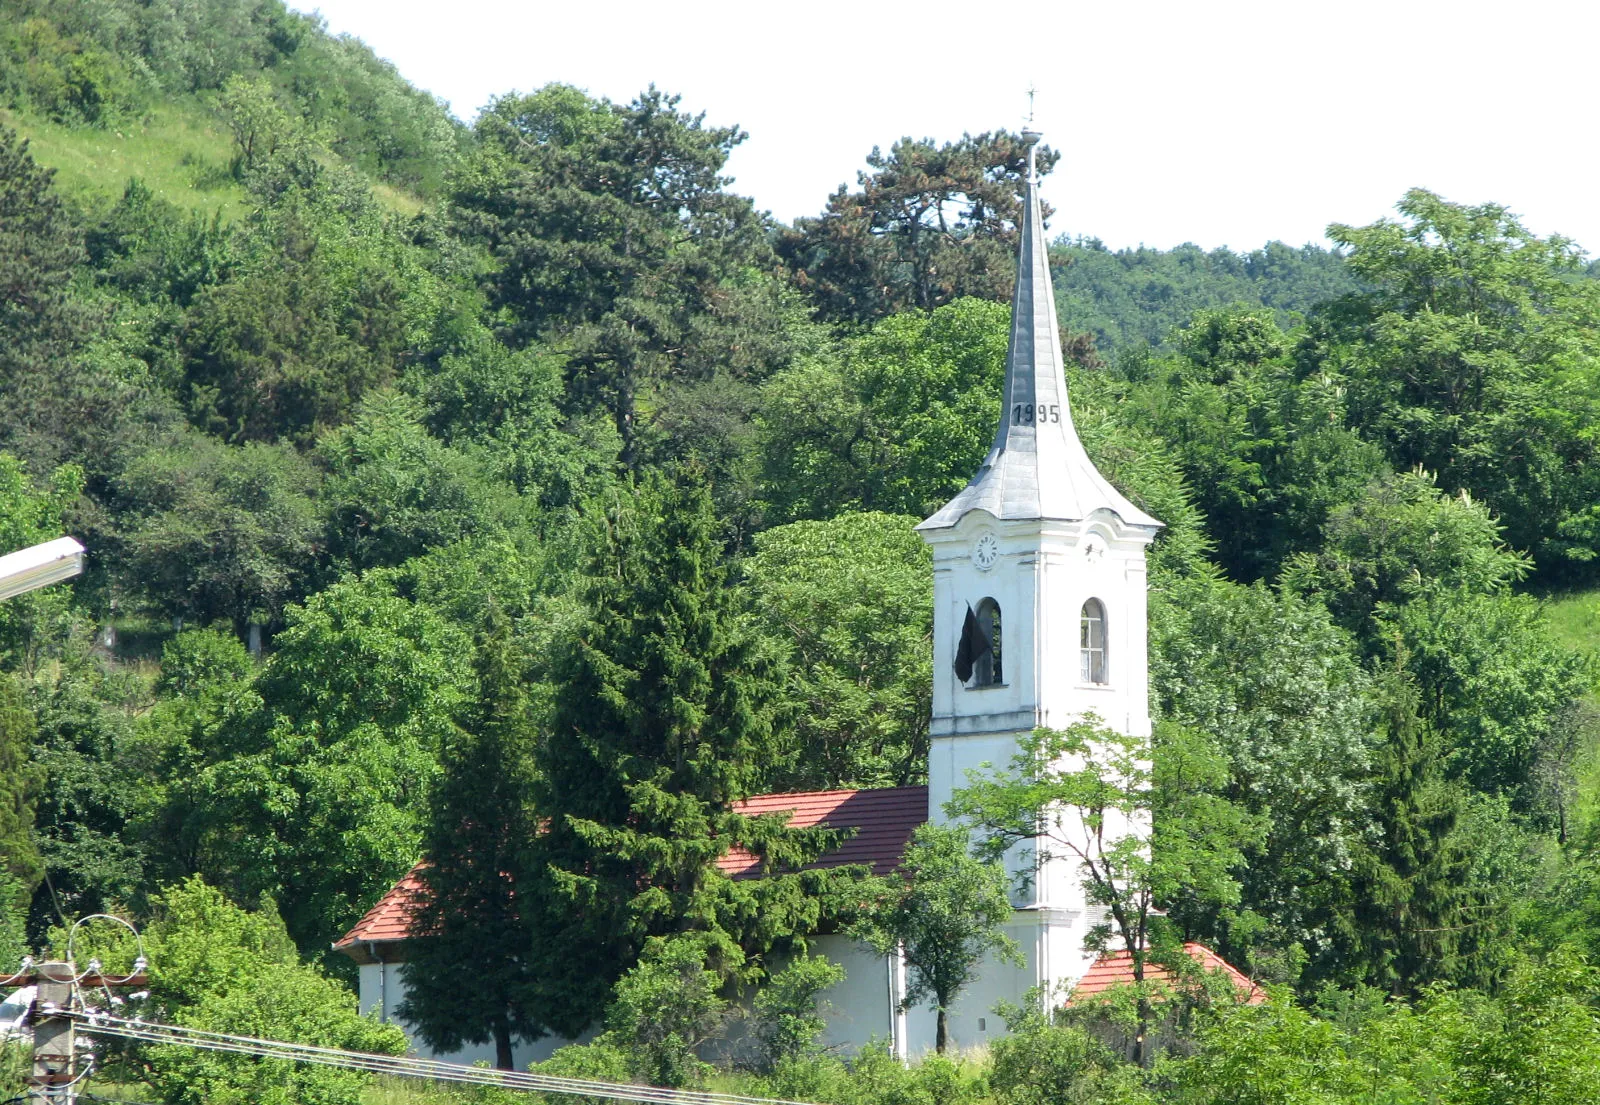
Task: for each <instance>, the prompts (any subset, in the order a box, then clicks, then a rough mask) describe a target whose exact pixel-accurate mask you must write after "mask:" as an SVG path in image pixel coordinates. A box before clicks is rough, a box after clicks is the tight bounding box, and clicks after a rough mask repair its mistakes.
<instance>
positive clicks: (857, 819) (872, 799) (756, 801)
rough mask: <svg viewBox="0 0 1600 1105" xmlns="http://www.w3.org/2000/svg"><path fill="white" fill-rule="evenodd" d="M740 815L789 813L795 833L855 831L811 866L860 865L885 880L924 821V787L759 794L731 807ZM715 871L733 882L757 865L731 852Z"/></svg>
mask: <svg viewBox="0 0 1600 1105" xmlns="http://www.w3.org/2000/svg"><path fill="white" fill-rule="evenodd" d="M733 808H734V809H735V810H737V811H738V812H740V813H743V814H747V815H749V816H751V817H756V816H758V815H760V814H772V813H790V814H791V816H790V818H789V824H790V825H791V826H793V827H794V828H797V829H809V828H813V827H815V826H818V825H823V826H826V827H827V828H830V829H855V830H856V832H855V835H854V836H852V837H851V838H850V839H849V840H847V841H845V842H844V844H843V846H841V847H840V848H839V849H838V851H834V852H829V853H828V854H827V855H825V856H823V857H822V858H821V859H819V860H818V861H817V862H816V863H814V864H812V866H813V867H840V866H842V865H844V864H847V863H864V864H866V865H868V866H869V867H871V868H872V873H873V874H874V875H887V874H888V873H889V872H891V871H893V870H894V869H895V868H896V867H898V866H899V864H900V859H901V857H902V856H904V855H905V852H906V844H907V843H909V842H910V840H911V834H912V832H913V831H914V830H915V829H916V827H917V826H918V825H920V824H922V823H923V822H924V821H926V820H928V788H927V787H883V788H881V789H879V790H809V791H797V792H795V793H791V794H758V795H755V796H754V797H752V798H746V799H745V800H744V801H743V802H738V803H736V804H735V805H734V807H733ZM717 866H718V867H719V868H721V869H722V871H723V872H725V873H726V874H729V875H732V876H734V877H735V878H739V877H741V876H745V877H748V876H751V875H754V874H756V873H757V871H758V870H759V861H758V860H757V859H756V857H755V856H754V855H752V854H751V853H749V852H747V851H745V850H744V849H743V848H733V849H730V850H729V852H728V854H727V855H725V856H723V857H722V858H721V859H719V860H717Z"/></svg>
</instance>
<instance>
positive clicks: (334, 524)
mask: <svg viewBox="0 0 1600 1105" xmlns="http://www.w3.org/2000/svg"><path fill="white" fill-rule="evenodd" d="M422 420H423V410H422V408H421V405H420V404H419V403H417V402H416V400H414V399H411V398H410V397H409V396H406V395H401V394H398V393H395V392H391V391H382V392H378V393H376V394H374V395H370V396H368V397H367V398H366V399H365V400H363V401H362V403H361V405H360V407H359V408H358V409H357V410H356V412H355V419H354V421H353V422H351V423H350V424H349V425H348V426H343V427H341V428H339V429H338V430H335V431H333V432H332V433H330V434H328V435H327V436H326V437H324V438H323V440H322V443H321V446H320V449H319V452H320V453H321V455H322V458H323V460H324V462H325V463H326V464H327V466H328V471H329V478H328V483H327V486H326V488H325V490H324V501H325V503H326V510H327V513H328V551H329V553H330V555H331V556H333V557H334V559H335V561H336V562H337V563H338V564H339V565H340V566H341V567H342V568H344V569H345V570H347V571H348V570H354V571H362V570H365V569H368V568H377V567H393V566H398V565H400V564H403V563H404V562H405V561H407V560H410V559H411V558H412V557H414V556H419V555H421V554H422V553H424V552H426V551H428V550H429V549H430V548H435V547H437V546H440V545H446V544H450V543H453V542H456V541H462V540H466V539H469V538H474V537H480V536H499V535H500V534H501V533H503V532H504V531H505V530H507V529H508V528H511V527H512V526H513V525H515V523H516V521H517V520H518V519H517V518H516V500H515V498H514V497H513V496H512V495H509V494H507V493H506V491H505V489H504V487H503V485H498V484H497V483H496V482H495V481H494V480H493V479H492V478H491V477H490V476H489V475H488V474H487V473H485V472H483V471H482V467H481V465H479V464H477V463H475V462H474V458H472V457H470V456H467V455H464V454H462V453H460V452H459V451H457V450H455V449H452V448H450V447H449V446H448V445H445V444H444V443H442V442H440V441H439V440H438V439H436V438H434V437H433V436H432V435H430V434H429V433H428V431H427V430H426V429H425V428H424V426H423V421H422Z"/></svg>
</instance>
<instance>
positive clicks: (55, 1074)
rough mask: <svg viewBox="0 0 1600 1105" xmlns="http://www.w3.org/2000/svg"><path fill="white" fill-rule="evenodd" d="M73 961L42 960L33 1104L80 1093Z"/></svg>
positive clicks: (69, 1099)
mask: <svg viewBox="0 0 1600 1105" xmlns="http://www.w3.org/2000/svg"><path fill="white" fill-rule="evenodd" d="M76 973H77V972H76V971H74V970H73V967H72V964H71V963H41V964H40V965H39V970H38V973H37V974H36V975H35V978H36V979H37V983H38V987H39V993H38V997H36V998H35V999H34V1005H33V1077H32V1079H30V1080H29V1083H28V1101H29V1102H30V1105H46V1103H58V1102H65V1103H67V1105H71V1102H72V1101H73V1100H74V1099H75V1098H76V1097H77V1093H76V1090H75V1083H76V1081H77V1068H76V1063H75V1060H76V1058H77V1052H76V1047H77V1040H76V1033H74V1032H73V1030H72V1018H71V1017H68V1016H66V1015H65V1014H66V1013H67V1012H68V1011H69V1010H70V1009H71V1008H72V988H73V981H74V978H75V976H76Z"/></svg>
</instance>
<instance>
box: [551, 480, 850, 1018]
mask: <svg viewBox="0 0 1600 1105" xmlns="http://www.w3.org/2000/svg"><path fill="white" fill-rule="evenodd" d="M589 527H590V528H589V534H590V547H589V551H588V555H587V561H586V575H587V578H586V580H585V581H584V598H585V602H586V605H587V607H588V614H587V617H586V618H585V619H584V621H583V622H582V623H581V624H579V625H578V626H576V627H574V629H573V631H571V632H570V633H569V634H568V635H567V636H566V639H565V640H564V641H562V642H561V643H560V644H559V645H558V646H557V652H556V655H555V657H554V659H553V662H552V666H551V679H552V683H553V702H552V706H551V715H550V721H549V734H550V735H549V737H548V738H547V739H546V740H545V741H543V742H542V743H541V746H540V749H539V757H538V767H539V785H538V789H537V794H536V799H535V801H536V806H537V808H538V809H539V811H540V814H541V816H543V817H546V818H548V828H547V831H545V832H544V833H542V834H540V835H539V837H538V838H537V840H536V841H534V842H533V847H532V848H531V850H530V851H531V855H530V870H531V871H532V872H533V873H534V875H535V876H537V877H538V878H540V879H541V880H543V882H542V884H541V886H540V888H539V889H538V890H537V892H536V893H535V894H533V895H530V897H531V898H535V899H536V905H537V909H536V911H535V913H534V915H533V916H532V917H530V921H531V922H532V927H533V933H534V936H533V941H532V946H533V952H532V956H533V959H532V968H531V974H532V975H533V977H534V979H535V982H536V987H537V994H538V996H537V1003H536V1004H535V1006H534V1010H535V1015H536V1016H538V1017H539V1018H540V1019H541V1020H542V1021H543V1022H544V1023H547V1024H549V1025H550V1027H551V1028H552V1029H553V1030H555V1031H557V1032H560V1033H561V1034H563V1035H568V1036H572V1035H576V1034H577V1033H579V1032H581V1031H583V1029H584V1028H585V1026H586V1025H588V1024H589V1023H590V1022H592V1021H593V1020H595V1019H596V1018H597V1017H598V1016H599V1014H600V1012H601V1010H602V1009H603V1008H604V1007H605V1003H606V1001H607V995H608V991H609V990H610V988H611V985H612V984H613V983H614V982H615V980H616V979H617V978H618V977H620V976H621V974H622V972H623V970H625V969H626V968H627V967H628V966H629V965H630V964H631V963H632V962H634V960H635V958H636V957H637V955H638V954H639V952H640V950H641V949H642V948H643V947H644V942H645V940H646V939H647V938H648V937H650V936H658V935H666V934H668V933H671V932H678V931H685V930H693V931H702V932H712V933H716V932H722V933H725V934H726V935H727V936H728V937H731V938H732V939H734V940H735V941H737V942H738V943H739V944H740V945H741V946H743V947H745V948H746V950H748V951H755V952H759V951H762V950H765V949H766V948H767V947H769V946H771V945H772V944H774V943H775V942H778V941H782V940H785V939H787V938H789V937H790V936H792V935H793V934H794V933H795V932H797V931H802V930H804V929H806V928H807V927H809V926H810V925H813V924H815V923H816V921H817V919H818V918H819V917H820V916H821V913H822V910H823V909H824V906H825V902H826V899H827V895H826V894H825V892H824V891H825V888H826V887H827V886H828V885H829V879H830V878H832V877H835V876H832V875H830V874H828V873H824V872H807V873H800V874H792V873H791V874H785V873H783V872H784V871H791V872H792V871H793V870H794V869H795V868H796V867H798V866H800V865H801V864H803V863H805V862H809V860H810V859H813V858H815V857H816V856H817V855H819V854H821V853H822V852H823V851H825V850H826V849H827V848H828V847H830V846H832V845H833V844H834V843H835V842H836V840H837V834H834V833H828V832H818V831H816V830H803V831H802V830H790V829H786V828H784V827H783V824H782V820H781V819H770V818H767V819H761V818H754V819H747V818H745V817H743V816H741V815H739V814H737V813H735V812H733V811H732V810H731V809H730V808H729V807H730V805H731V803H733V802H735V801H737V800H738V799H740V798H743V797H744V796H746V795H747V794H749V793H750V792H751V791H752V789H753V787H754V786H755V784H756V783H757V782H758V781H759V780H760V778H761V775H762V772H763V771H764V770H765V769H766V768H767V766H768V764H769V763H770V762H771V759H772V756H773V752H774V745H775V738H774V736H773V732H772V710H773V703H774V700H775V698H776V696H777V693H778V689H779V675H780V673H779V672H778V671H777V670H776V668H775V665H774V663H773V661H772V659H771V658H770V657H769V656H767V655H765V654H764V652H763V650H762V649H761V648H760V647H759V640H758V639H757V638H756V636H755V635H754V634H753V633H752V631H751V629H750V628H749V626H748V625H747V623H746V620H745V617H744V615H743V614H742V611H741V606H742V597H741V596H740V595H739V594H738V591H737V587H736V585H735V582H734V580H733V578H732V577H731V566H730V565H729V563H728V561H727V560H726V557H725V555H724V552H723V550H722V548H720V547H719V544H718V542H717V540H716V536H715V534H716V530H717V523H716V521H715V519H714V518H713V516H712V513H711V509H710V500H709V497H708V495H707V493H706V491H705V489H704V487H702V486H698V485H695V484H692V483H685V484H672V483H668V482H667V481H666V480H664V479H662V478H660V477H652V478H650V479H648V480H646V481H645V482H644V483H642V484H641V485H639V486H637V487H635V488H634V489H633V493H632V494H631V495H630V496H628V497H627V498H626V499H622V498H621V497H620V496H619V497H618V498H616V499H613V500H612V501H611V502H609V503H606V504H603V509H596V510H595V511H594V512H593V514H592V516H591V518H590V520H589ZM735 844H740V845H743V846H745V847H748V848H751V849H752V850H753V851H755V852H756V853H757V854H758V855H763V856H764V857H765V859H766V860H767V863H768V865H769V868H768V869H769V870H770V871H771V873H770V874H769V875H768V877H766V878H762V879H752V880H744V881H740V882H735V881H734V880H732V879H729V878H728V877H727V876H726V875H723V874H722V873H721V872H719V871H718V870H717V868H716V859H717V857H718V856H720V855H722V854H724V853H725V852H726V851H727V850H728V848H730V847H732V846H733V845H735Z"/></svg>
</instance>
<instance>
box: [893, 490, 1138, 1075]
mask: <svg viewBox="0 0 1600 1105" xmlns="http://www.w3.org/2000/svg"><path fill="white" fill-rule="evenodd" d="M921 532H922V535H923V538H924V539H925V540H926V541H927V542H928V544H929V545H930V546H931V548H932V551H933V570H934V629H933V638H934V639H933V648H934V655H933V667H934V679H933V719H932V725H931V746H932V747H931V750H930V754H929V761H928V784H929V786H928V805H929V817H930V819H932V820H934V821H943V820H944V818H945V815H944V809H943V807H944V804H945V803H946V802H947V801H949V799H950V796H951V794H952V793H953V792H954V791H955V790H956V789H958V788H960V787H963V786H966V785H967V782H968V778H969V775H970V773H973V772H978V773H987V772H988V771H990V770H993V769H1006V768H1008V767H1009V766H1010V763H1011V759H1012V757H1013V756H1014V755H1015V753H1016V751H1017V746H1018V745H1017V741H1018V738H1019V737H1020V736H1022V735H1023V734H1025V733H1028V732H1030V731H1032V730H1033V729H1035V728H1038V727H1041V726H1047V727H1054V728H1063V727H1065V726H1067V725H1070V724H1072V723H1073V722H1075V721H1078V720H1081V719H1083V718H1085V717H1088V716H1090V715H1093V716H1095V717H1097V718H1098V719H1099V721H1100V722H1101V723H1102V724H1104V725H1105V726H1107V727H1108V728H1111V729H1114V730H1117V731H1119V732H1123V733H1127V734H1130V735H1133V736H1141V737H1142V736H1148V735H1149V733H1150V713H1149V701H1150V671H1149V656H1148V643H1147V635H1146V619H1147V610H1146V588H1147V580H1146V568H1145V549H1146V547H1147V546H1148V545H1149V543H1150V540H1151V538H1152V537H1153V536H1154V531H1153V530H1150V529H1147V528H1134V527H1130V526H1126V525H1124V524H1123V523H1122V521H1121V519H1120V518H1118V517H1117V516H1116V515H1115V514H1113V513H1111V512H1109V511H1104V510H1097V511H1094V512H1092V513H1091V514H1090V516H1089V517H1088V518H1087V519H1086V520H1083V521H1080V522H1053V521H1011V522H1002V521H999V520H998V519H996V518H994V517H993V516H992V515H990V514H988V513H987V512H985V511H981V510H974V511H971V512H969V513H968V514H967V515H966V516H965V517H963V518H962V519H961V520H960V521H959V522H958V523H957V524H956V525H955V526H953V527H951V528H949V529H944V530H931V531H930V530H924V531H921ZM986 534H992V535H994V536H995V537H996V538H997V539H998V541H999V544H1000V555H999V557H998V558H997V559H996V560H995V562H994V564H993V565H992V566H991V567H989V568H988V569H983V568H980V567H979V566H978V565H977V563H976V562H975V561H974V559H973V555H972V554H973V550H974V548H975V547H976V545H977V542H978V540H979V539H980V538H981V537H983V536H984V535H986ZM985 598H991V599H994V600H995V601H996V602H997V603H998V604H999V606H1000V611H1001V625H1002V630H1001V640H1002V652H1001V657H1002V667H1003V673H1004V680H1005V682H1004V684H1003V685H1000V686H992V687H966V686H963V685H962V683H961V682H960V680H959V679H957V677H956V675H955V671H954V661H955V654H956V649H957V647H958V645H959V643H960V639H961V630H962V625H963V622H964V620H965V617H966V612H967V607H968V606H969V605H970V606H971V607H972V608H973V609H974V610H976V609H977V608H978V606H979V604H980V602H982V600H983V599H985ZM1090 598H1097V599H1099V600H1100V601H1101V603H1102V604H1103V605H1104V607H1105V612H1106V644H1107V656H1106V666H1107V682H1106V683H1104V684H1093V683H1086V682H1085V681H1084V680H1083V679H1082V678H1081V641H1080V637H1079V633H1080V619H1081V612H1082V609H1083V605H1084V603H1085V602H1086V601H1087V600H1088V599H1090ZM1063 820H1064V822H1065V823H1066V824H1067V825H1068V826H1069V831H1070V827H1071V826H1073V825H1074V824H1075V823H1077V824H1081V823H1079V822H1077V819H1076V817H1075V815H1074V813H1073V812H1072V811H1064V813H1063ZM1126 830H1127V831H1133V832H1139V833H1141V834H1142V835H1145V836H1146V837H1148V826H1145V825H1129V826H1126ZM1112 831H1113V832H1119V831H1120V830H1119V829H1118V827H1115V826H1113V827H1112ZM1056 851H1057V852H1060V851H1061V850H1060V849H1056ZM1007 866H1008V867H1009V868H1010V869H1011V871H1012V873H1013V874H1014V875H1015V874H1020V873H1026V874H1027V875H1028V876H1029V881H1030V885H1029V886H1028V887H1027V888H1026V889H1025V890H1021V891H1018V892H1016V893H1014V895H1013V899H1012V900H1013V903H1014V904H1015V905H1016V906H1018V913H1017V916H1016V918H1015V919H1014V921H1013V924H1012V928H1011V935H1012V937H1013V939H1015V940H1016V941H1017V943H1018V944H1019V945H1020V946H1021V947H1022V948H1023V949H1024V952H1025V954H1026V957H1027V965H1026V966H1025V967H1024V968H1023V969H1022V970H1020V971H1019V970H1017V969H1016V968H1014V967H1010V966H1007V965H1005V964H1000V963H994V964H990V965H989V966H988V967H987V968H986V969H985V970H984V973H983V976H982V979H981V980H980V982H979V983H977V984H976V985H975V986H974V988H973V990H972V991H971V992H970V993H968V994H967V995H965V996H964V997H963V998H962V1000H961V1003H960V1013H959V1016H958V1017H957V1018H956V1019H955V1020H954V1021H952V1025H951V1031H952V1034H953V1035H954V1036H955V1038H956V1039H958V1040H960V1041H962V1042H963V1044H971V1043H978V1042H981V1040H982V1038H984V1037H987V1036H992V1035H993V1032H994V1024H993V1021H992V1019H991V1010H992V1009H993V1006H994V1003H995V1002H996V1001H997V1000H1002V999H1003V1000H1006V1001H1011V1002H1016V1001H1020V1000H1021V997H1022V995H1023V993H1025V992H1026V991H1027V990H1028V989H1029V988H1030V987H1033V986H1042V987H1045V988H1046V989H1047V990H1055V989H1063V988H1068V987H1070V986H1071V984H1072V983H1074V982H1075V981H1076V980H1077V979H1079V978H1081V977H1082V975H1083V973H1084V972H1085V971H1086V970H1087V969H1088V967H1089V965H1090V964H1091V963H1092V962H1093V956H1092V955H1090V954H1089V953H1087V952H1085V951H1084V950H1083V941H1084V938H1085V937H1086V936H1087V934H1088V929H1089V928H1090V926H1091V925H1092V924H1094V923H1095V922H1097V921H1098V920H1099V918H1100V917H1101V916H1102V913H1101V911H1100V910H1099V908H1098V907H1091V906H1090V905H1089V903H1088V901H1087V898H1086V895H1085V894H1084V892H1083V887H1082V875H1081V871H1080V869H1079V866H1078V863H1077V861H1076V860H1075V859H1072V858H1069V857H1066V856H1064V855H1057V856H1055V857H1054V858H1052V859H1050V860H1042V859H1040V857H1039V856H1037V855H1036V854H1035V852H1034V849H1033V848H1031V847H1029V846H1018V847H1017V848H1014V849H1013V850H1012V852H1011V853H1010V854H1009V855H1008V857H1007ZM979 1018H982V1019H983V1021H984V1027H983V1028H982V1029H980V1028H979V1027H978V1020H979ZM915 1035H916V1034H915V1032H913V1033H912V1036H913V1037H915ZM914 1053H915V1045H914V1044H913V1054H914Z"/></svg>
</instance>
